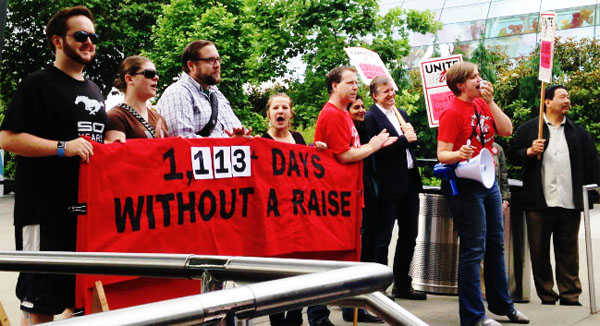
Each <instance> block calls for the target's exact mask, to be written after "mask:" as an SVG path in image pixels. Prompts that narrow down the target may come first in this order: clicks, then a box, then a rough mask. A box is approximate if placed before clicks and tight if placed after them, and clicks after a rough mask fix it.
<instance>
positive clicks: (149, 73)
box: [131, 69, 158, 79]
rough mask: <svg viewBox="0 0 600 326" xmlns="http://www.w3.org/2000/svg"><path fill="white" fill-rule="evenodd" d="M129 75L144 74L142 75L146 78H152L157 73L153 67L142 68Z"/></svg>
mask: <svg viewBox="0 0 600 326" xmlns="http://www.w3.org/2000/svg"><path fill="white" fill-rule="evenodd" d="M131 75H132V76H135V75H144V77H146V78H148V79H152V78H154V77H155V76H157V75H158V71H156V70H154V69H144V70H142V71H140V72H135V73H133V74H131Z"/></svg>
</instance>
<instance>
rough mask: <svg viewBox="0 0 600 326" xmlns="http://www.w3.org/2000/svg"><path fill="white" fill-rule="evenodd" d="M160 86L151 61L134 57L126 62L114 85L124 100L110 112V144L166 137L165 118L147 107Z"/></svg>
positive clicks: (107, 135)
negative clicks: (132, 139)
mask: <svg viewBox="0 0 600 326" xmlns="http://www.w3.org/2000/svg"><path fill="white" fill-rule="evenodd" d="M157 83H158V73H157V71H156V68H155V67H154V63H152V61H150V59H148V58H146V57H144V56H140V55H135V56H131V57H128V58H126V59H125V60H123V62H122V63H121V65H120V66H119V73H118V75H117V78H116V79H115V81H114V86H115V87H116V88H117V89H119V90H120V91H121V92H123V93H125V98H124V100H123V103H120V104H118V105H116V106H115V107H113V108H112V109H111V110H110V111H108V127H107V131H106V141H107V142H114V141H121V142H123V141H125V139H127V138H163V137H167V125H166V123H165V122H164V119H163V118H162V117H161V116H160V115H159V114H158V113H156V112H154V111H153V110H151V109H149V108H148V106H147V105H146V102H147V101H148V100H149V99H150V98H152V97H154V96H156V86H157Z"/></svg>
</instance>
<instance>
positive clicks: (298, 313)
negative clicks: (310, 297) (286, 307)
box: [269, 309, 302, 326]
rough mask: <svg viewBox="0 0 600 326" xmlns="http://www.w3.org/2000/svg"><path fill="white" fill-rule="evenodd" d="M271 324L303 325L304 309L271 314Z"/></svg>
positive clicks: (272, 325) (284, 325) (273, 325)
mask: <svg viewBox="0 0 600 326" xmlns="http://www.w3.org/2000/svg"><path fill="white" fill-rule="evenodd" d="M269 320H270V321H271V326H302V309H296V310H290V311H286V312H280V313H277V314H272V315H269Z"/></svg>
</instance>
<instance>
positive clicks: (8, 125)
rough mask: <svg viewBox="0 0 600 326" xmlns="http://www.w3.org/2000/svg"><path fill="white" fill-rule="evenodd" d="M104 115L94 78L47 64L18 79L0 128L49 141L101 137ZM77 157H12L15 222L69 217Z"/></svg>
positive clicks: (27, 223)
mask: <svg viewBox="0 0 600 326" xmlns="http://www.w3.org/2000/svg"><path fill="white" fill-rule="evenodd" d="M106 119H107V118H106V111H105V108H104V99H103V96H102V92H101V91H100V88H99V87H98V86H97V85H96V84H95V83H93V82H91V81H89V80H87V79H86V80H84V81H79V80H76V79H73V78H72V77H70V76H69V75H67V74H65V73H64V72H63V71H61V70H60V69H58V68H56V67H50V68H47V69H44V70H41V71H37V72H35V73H33V74H31V75H29V76H28V77H27V78H25V79H24V80H23V82H22V83H21V84H20V85H19V87H18V89H17V92H16V93H15V95H14V97H13V99H12V101H11V103H10V105H9V107H8V110H7V111H6V116H5V118H4V121H3V122H2V126H0V129H1V130H9V131H12V132H15V133H21V132H24V133H29V134H32V135H35V136H38V137H41V138H45V139H51V140H65V141H69V140H72V139H75V138H78V137H80V136H88V137H90V138H91V139H92V140H93V141H97V142H104V133H105V129H106ZM80 161H81V159H80V158H79V157H58V156H49V157H23V156H17V171H16V176H15V179H16V180H15V183H16V185H15V211H14V215H15V225H17V226H22V225H30V224H40V223H44V222H50V221H55V220H58V219H74V218H75V216H74V215H71V214H68V211H67V209H68V207H69V206H72V205H73V204H75V203H77V186H78V176H79V162H80Z"/></svg>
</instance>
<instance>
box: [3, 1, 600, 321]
mask: <svg viewBox="0 0 600 326" xmlns="http://www.w3.org/2000/svg"><path fill="white" fill-rule="evenodd" d="M46 35H47V41H48V44H49V47H50V49H51V50H52V51H53V53H54V62H53V64H52V65H51V66H50V67H48V68H45V69H43V70H40V71H37V72H35V73H33V74H31V75H29V76H28V77H27V78H25V79H24V80H23V81H22V82H21V83H20V85H19V87H18V89H17V91H16V93H15V95H14V97H13V99H12V101H11V102H10V104H9V107H8V110H7V111H6V116H5V119H4V121H3V122H2V125H1V126H0V145H1V146H2V148H3V149H5V150H7V151H10V152H13V153H15V154H16V155H17V171H16V191H15V192H16V195H15V208H14V219H15V221H14V225H15V239H16V248H17V250H27V251H75V239H76V215H75V214H74V213H73V210H72V209H70V208H71V207H72V206H73V205H75V204H76V203H77V185H78V171H79V164H80V162H82V161H83V162H87V161H89V160H90V157H91V156H92V155H93V147H92V145H91V143H90V141H88V140H87V139H86V138H84V137H83V136H86V137H89V139H92V140H94V141H97V142H104V141H106V142H115V141H119V142H125V141H126V139H127V138H162V137H183V138H199V137H215V138H218V137H231V136H243V137H252V135H251V131H250V130H247V129H246V128H245V127H244V126H243V125H242V123H241V122H240V120H239V119H238V118H237V117H236V115H235V114H234V112H233V110H232V108H231V105H230V103H229V101H228V100H227V98H226V97H225V96H224V95H223V94H222V93H221V92H220V91H219V88H218V86H217V85H218V84H219V82H220V81H221V67H222V66H221V63H222V60H221V57H220V55H219V52H218V49H217V45H216V44H215V43H213V42H211V41H205V40H196V41H193V42H191V43H189V44H188V45H187V46H186V47H185V49H184V50H183V53H182V56H181V65H182V74H181V76H180V78H179V80H177V81H176V82H174V83H173V84H171V85H170V86H169V87H168V88H167V89H166V90H165V92H164V93H163V94H162V96H161V97H160V99H159V100H158V103H157V108H158V112H155V111H154V110H153V109H152V108H151V107H149V106H148V105H147V102H148V100H149V99H151V98H154V97H155V96H156V90H157V85H158V82H159V72H158V71H157V70H156V67H155V65H154V63H153V62H152V61H151V60H150V59H148V58H146V57H143V56H131V57H128V58H126V59H125V60H124V61H123V63H122V64H121V65H120V67H119V68H118V71H117V73H116V79H115V82H114V86H115V87H116V88H118V89H119V90H120V91H122V92H123V93H124V100H123V102H122V103H121V104H119V105H117V106H115V107H113V108H112V109H111V110H108V111H107V110H105V107H104V99H103V96H102V93H101V91H100V89H99V87H98V86H97V85H96V84H95V83H93V82H92V81H90V80H88V79H87V78H85V77H84V75H83V70H84V68H85V67H86V66H87V65H88V64H90V62H92V60H93V59H94V56H95V54H96V43H97V42H98V35H97V34H96V32H95V25H94V17H93V15H92V13H91V12H90V10H89V9H88V8H86V7H84V6H76V7H71V8H65V9H63V10H61V11H59V12H58V13H56V14H55V15H54V16H53V17H52V18H51V19H50V21H49V22H48V24H47V26H46ZM324 77H325V80H326V85H327V91H328V93H329V99H328V101H327V102H326V103H325V105H324V106H323V109H322V110H321V112H320V114H319V117H318V119H317V121H316V129H315V135H314V138H315V142H314V146H316V147H317V148H318V149H319V150H329V151H331V152H332V153H333V154H334V155H335V157H336V158H337V159H338V160H339V162H340V163H342V164H362V167H363V169H362V170H363V178H364V179H363V181H364V182H363V183H364V191H365V192H364V198H365V205H364V208H363V210H362V230H361V234H362V246H361V247H362V255H361V260H362V261H367V262H377V263H381V264H386V265H387V263H388V262H387V257H388V247H389V245H390V241H391V238H392V230H393V227H394V225H395V224H396V223H397V225H398V242H397V244H396V253H395V257H394V262H393V271H394V286H393V289H392V292H391V297H392V299H395V298H404V299H411V300H426V298H427V296H426V294H425V293H424V292H421V291H418V290H416V289H414V288H413V286H412V280H411V277H410V275H409V267H410V263H411V260H412V256H413V251H414V248H415V241H416V238H417V233H418V213H419V205H420V204H419V195H418V194H419V192H421V191H422V186H421V178H420V175H419V170H418V166H417V161H416V156H415V154H414V150H415V149H416V147H415V145H416V143H417V142H418V138H417V134H416V132H415V129H414V127H413V126H412V125H411V123H410V121H409V116H408V115H407V113H406V112H405V111H404V110H402V109H401V108H397V107H396V93H395V84H394V82H393V80H392V79H391V78H389V77H385V76H380V77H377V78H375V79H374V80H373V82H372V83H371V85H370V96H371V97H372V99H373V102H374V104H373V106H372V107H371V108H370V109H369V110H368V111H367V110H365V104H364V102H363V99H362V98H361V97H360V95H358V78H357V73H356V70H355V69H354V68H352V67H347V66H341V67H336V68H334V69H332V70H331V71H330V72H329V73H328V74H327V76H324ZM446 78H447V84H448V86H449V88H450V89H451V90H452V92H453V93H454V95H455V98H454V99H453V101H452V103H451V106H450V108H448V109H447V110H445V111H444V112H443V113H442V115H441V117H440V125H439V131H438V144H437V156H438V159H439V161H440V162H442V163H447V164H453V163H458V162H461V161H465V160H469V159H471V158H473V157H475V156H477V155H478V154H479V153H480V152H481V151H482V150H483V149H487V150H489V151H490V152H492V153H499V152H498V149H497V148H496V147H495V146H494V138H495V137H496V135H497V136H510V135H512V133H513V125H512V122H511V120H510V118H509V117H508V116H507V115H506V114H505V113H504V112H503V111H502V109H501V108H500V107H499V106H498V105H497V104H496V102H495V101H494V87H493V85H492V84H491V83H489V82H486V81H483V80H482V78H481V76H480V74H479V72H478V67H477V66H476V65H474V64H471V63H457V64H455V65H453V66H452V67H451V68H450V69H449V70H448V71H447V74H446ZM544 105H545V108H546V109H545V114H544V116H543V119H544V124H543V133H542V134H543V137H541V138H539V137H538V124H537V120H532V121H529V122H527V123H525V124H523V125H522V126H520V128H518V130H517V131H516V135H515V137H514V139H513V143H512V144H511V146H510V148H509V149H508V151H507V153H508V155H507V156H508V157H509V159H510V160H512V161H513V162H515V163H516V164H521V165H522V166H523V168H524V172H525V174H524V179H525V180H524V188H525V191H524V193H525V195H526V198H525V199H524V205H525V209H526V213H527V225H528V234H529V240H530V247H531V258H532V266H533V275H534V281H535V286H536V290H537V294H538V296H539V297H540V298H541V300H542V304H548V305H553V304H555V303H556V302H557V301H559V302H560V304H561V305H580V303H579V295H580V294H581V282H580V280H579V270H578V266H579V263H578V250H577V234H578V231H579V223H580V216H579V215H580V212H581V210H582V209H583V203H582V194H581V191H580V189H581V187H582V185H584V184H590V183H596V184H600V163H599V160H598V153H597V152H596V148H595V146H594V144H593V141H592V137H591V136H590V134H589V133H588V132H587V131H586V130H585V129H584V128H583V127H581V126H579V125H577V124H576V123H574V122H573V121H572V120H570V119H569V118H568V117H567V113H568V111H569V109H570V99H569V94H568V91H567V90H566V89H565V88H564V87H563V86H560V85H559V86H552V87H549V88H548V89H547V90H546V94H545V100H544ZM107 112H108V113H107ZM266 115H267V118H268V121H269V129H268V131H267V132H266V133H265V134H264V135H262V136H263V137H264V138H267V139H272V140H274V141H280V142H285V143H291V144H302V145H306V142H305V140H304V138H303V137H302V135H301V134H300V133H298V132H295V131H293V130H292V118H293V109H292V99H291V98H290V97H289V96H288V95H286V94H284V93H278V94H274V95H272V96H271V97H270V98H269V101H268V103H267V111H266ZM500 158H502V160H503V156H500ZM504 179H505V178H504ZM499 181H500V180H498V182H499ZM498 182H494V185H493V186H492V187H491V188H489V189H488V188H486V187H485V186H484V185H483V184H481V183H480V182H478V181H475V180H469V179H458V180H457V189H458V195H453V194H451V193H450V190H449V188H450V186H449V184H448V182H447V181H443V183H442V190H443V191H444V194H445V197H446V199H447V201H448V203H449V207H450V212H451V215H452V217H453V218H454V225H455V226H456V229H457V231H458V235H459V238H460V250H459V253H460V254H459V269H458V298H459V314H460V323H461V325H465V326H471V325H483V326H490V325H500V323H498V322H497V321H495V320H493V319H490V318H488V317H487V316H486V314H485V306H484V299H483V295H482V289H481V284H482V281H481V274H480V270H481V263H482V261H483V264H484V272H483V276H484V283H485V291H486V293H485V296H486V300H487V303H488V309H489V311H491V312H493V313H495V314H497V315H505V316H507V317H508V318H509V320H510V321H511V322H514V323H529V319H528V318H527V317H526V316H525V315H524V314H523V313H521V312H520V311H518V310H517V309H515V307H514V304H513V302H512V300H511V298H510V294H509V290H508V284H507V283H508V282H507V274H506V266H505V263H504V243H503V241H504V225H503V205H504V209H506V206H507V205H508V196H507V194H503V193H501V191H500V188H499V185H498ZM551 236H552V237H553V239H554V250H555V257H556V281H557V283H558V284H557V285H558V293H556V292H555V291H554V290H553V287H554V282H553V272H552V265H551V263H550V237H551ZM74 286H75V279H74V276H65V275H54V274H29V273H21V274H20V275H19V279H18V284H17V290H16V293H17V296H18V298H19V300H20V302H21V306H20V308H21V310H22V311H23V319H22V322H21V324H22V325H32V324H37V323H43V322H47V321H51V320H52V319H53V316H54V315H57V314H61V313H63V312H65V311H66V312H67V313H72V310H73V309H74V307H75V301H74V297H75V296H74V292H75V291H74ZM342 315H343V319H344V320H346V321H351V320H352V319H353V318H354V310H353V309H347V308H345V309H343V314H342ZM357 318H358V321H359V322H382V320H381V319H379V318H377V317H375V316H372V315H370V314H369V313H367V312H366V311H364V310H359V312H358V314H357ZM308 319H309V324H310V325H311V326H321V325H325V326H327V325H333V323H332V322H331V321H330V319H329V310H328V309H327V307H326V306H312V307H309V308H308ZM270 320H271V324H272V325H302V314H301V310H293V311H288V312H285V313H279V314H274V315H271V318H270Z"/></svg>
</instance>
